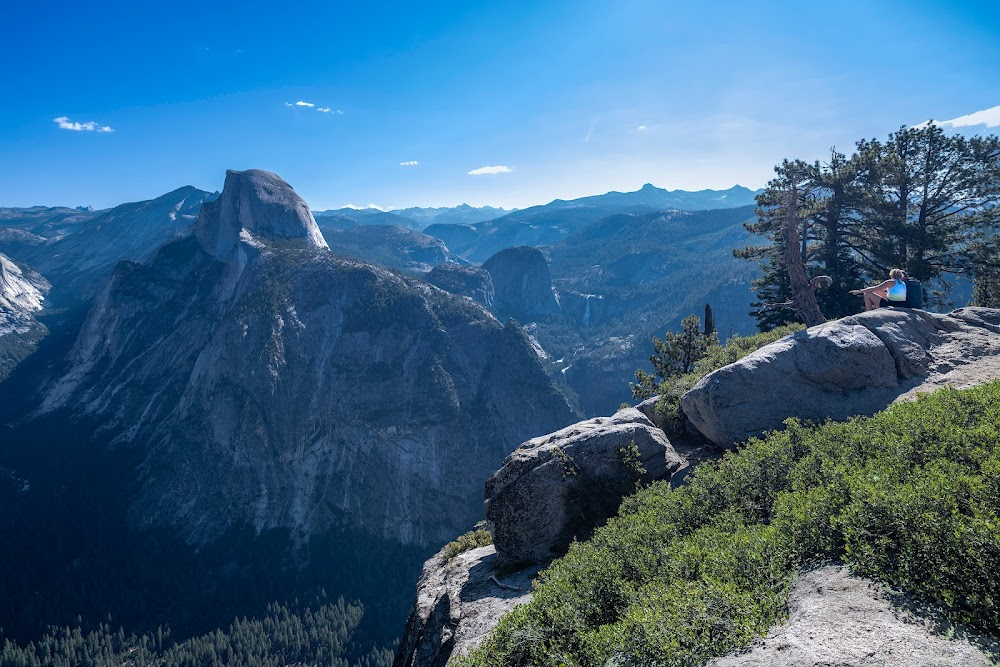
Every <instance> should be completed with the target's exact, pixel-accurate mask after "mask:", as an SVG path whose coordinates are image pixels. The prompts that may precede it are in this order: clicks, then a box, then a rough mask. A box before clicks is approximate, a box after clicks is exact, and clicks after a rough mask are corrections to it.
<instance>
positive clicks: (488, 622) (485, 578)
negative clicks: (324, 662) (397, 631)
mask: <svg viewBox="0 0 1000 667" xmlns="http://www.w3.org/2000/svg"><path fill="white" fill-rule="evenodd" d="M497 563H498V559H497V555H496V550H495V549H494V548H493V546H487V547H480V548H478V549H472V550H470V551H466V552H465V553H462V554H459V555H458V556H455V557H454V558H452V559H451V560H450V561H445V560H444V558H443V557H442V555H441V554H440V553H438V554H436V555H435V556H433V557H432V558H431V559H430V560H428V561H427V562H426V563H425V564H424V569H423V571H422V572H421V574H420V580H419V582H418V583H417V601H416V603H415V604H414V606H413V610H412V611H410V616H409V618H407V620H406V630H405V631H404V632H403V638H402V640H400V643H399V649H398V650H397V652H396V658H395V660H394V661H393V663H392V664H393V667H445V665H447V664H448V661H449V660H450V659H451V658H452V657H457V656H460V655H465V654H467V653H468V652H469V651H471V650H472V649H474V648H475V647H476V646H478V645H479V643H480V642H481V641H482V640H483V638H484V637H485V636H486V635H487V634H488V633H489V632H490V630H492V629H493V628H494V627H496V624H497V622H498V621H499V620H500V617H501V616H503V615H504V614H505V613H506V612H508V611H510V610H511V609H513V608H514V607H517V606H518V605H521V604H524V603H525V602H527V601H528V600H530V599H531V582H532V580H533V579H534V578H535V575H537V574H538V571H539V570H541V568H542V566H541V565H534V566H529V567H527V568H524V569H522V570H519V571H517V572H512V573H509V572H504V573H503V574H498V572H497V570H496V565H497ZM494 578H495V580H494ZM498 583H499V584H502V586H501V585H498Z"/></svg>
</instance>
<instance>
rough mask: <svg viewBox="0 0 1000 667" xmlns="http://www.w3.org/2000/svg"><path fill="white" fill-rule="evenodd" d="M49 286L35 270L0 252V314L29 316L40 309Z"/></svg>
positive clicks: (15, 316) (13, 316) (12, 316)
mask: <svg viewBox="0 0 1000 667" xmlns="http://www.w3.org/2000/svg"><path fill="white" fill-rule="evenodd" d="M51 287H52V286H51V285H49V282H48V281H47V280H45V278H43V277H42V276H40V275H39V274H38V273H37V272H35V271H32V270H31V269H27V268H22V267H20V266H18V265H17V264H15V263H14V261H13V260H12V259H11V258H10V257H7V256H6V255H3V254H0V314H4V315H7V316H8V317H11V318H21V317H27V316H30V315H31V313H34V312H36V311H39V310H41V309H42V302H43V301H44V300H45V293H46V292H48V291H49V289H50V288H51Z"/></svg>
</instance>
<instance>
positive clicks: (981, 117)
mask: <svg viewBox="0 0 1000 667" xmlns="http://www.w3.org/2000/svg"><path fill="white" fill-rule="evenodd" d="M930 123H931V121H929V120H925V121H924V122H922V123H917V124H916V125H914V126H913V127H914V128H917V129H919V128H921V127H927V126H928V125H929V124H930ZM934 124H935V125H940V126H942V127H969V126H971V125H985V126H986V127H1000V106H995V107H992V108H990V109H983V110H982V111H977V112H975V113H970V114H967V115H965V116H959V117H958V118H952V119H951V120H936V121H934Z"/></svg>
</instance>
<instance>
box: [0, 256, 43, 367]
mask: <svg viewBox="0 0 1000 667" xmlns="http://www.w3.org/2000/svg"><path fill="white" fill-rule="evenodd" d="M50 288H51V285H49V282H48V281H47V280H45V278H43V277H42V276H40V275H39V274H38V273H36V272H35V271H32V270H31V269H29V268H27V267H22V266H19V265H18V264H16V263H15V262H14V261H13V260H11V259H10V258H9V257H7V256H6V255H3V254H0V382H2V381H3V380H4V379H6V377H7V376H8V375H9V374H10V372H11V371H12V370H13V369H14V367H15V366H17V365H18V364H19V363H20V362H21V361H22V360H23V359H24V358H25V357H27V356H28V355H29V354H31V352H32V351H34V349H35V348H36V347H37V345H38V342H39V341H40V340H41V339H42V338H43V337H44V336H45V335H46V334H47V333H48V330H47V329H46V328H45V326H44V325H43V324H41V323H40V322H39V321H38V320H36V319H35V313H37V312H38V311H39V310H41V309H42V303H43V302H44V301H45V295H46V294H47V293H48V291H49V289H50Z"/></svg>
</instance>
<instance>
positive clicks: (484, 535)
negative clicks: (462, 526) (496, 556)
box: [441, 528, 493, 561]
mask: <svg viewBox="0 0 1000 667" xmlns="http://www.w3.org/2000/svg"><path fill="white" fill-rule="evenodd" d="M490 544H493V536H492V535H491V534H490V531H488V530H486V529H485V528H476V529H474V530H470V531H469V532H467V533H466V534H464V535H460V536H459V537H458V539H456V540H455V541H454V542H449V543H448V544H446V545H445V546H444V549H442V553H441V556H442V557H443V558H444V560H445V561H449V560H451V559H452V558H454V557H455V556H457V555H459V554H461V553H465V552H466V551H471V550H472V549H478V548H479V547H485V546H489V545H490Z"/></svg>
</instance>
